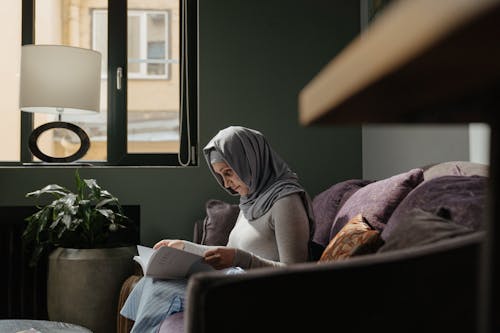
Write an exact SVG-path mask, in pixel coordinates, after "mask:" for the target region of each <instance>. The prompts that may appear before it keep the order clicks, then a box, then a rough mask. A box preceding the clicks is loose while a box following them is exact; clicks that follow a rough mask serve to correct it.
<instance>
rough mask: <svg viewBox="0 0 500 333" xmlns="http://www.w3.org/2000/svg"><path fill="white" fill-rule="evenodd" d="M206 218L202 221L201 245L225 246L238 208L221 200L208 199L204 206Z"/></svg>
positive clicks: (238, 210)
mask: <svg viewBox="0 0 500 333" xmlns="http://www.w3.org/2000/svg"><path fill="white" fill-rule="evenodd" d="M205 210H206V212H207V216H206V217H205V220H204V221H203V231H202V233H203V235H202V237H201V244H203V245H221V246H223V245H226V244H227V241H228V239H229V233H230V232H231V230H232V229H233V227H234V224H235V223H236V219H237V218H238V214H239V212H240V208H239V206H238V205H236V204H230V203H227V202H224V201H221V200H215V199H210V200H208V201H207V203H206V205H205Z"/></svg>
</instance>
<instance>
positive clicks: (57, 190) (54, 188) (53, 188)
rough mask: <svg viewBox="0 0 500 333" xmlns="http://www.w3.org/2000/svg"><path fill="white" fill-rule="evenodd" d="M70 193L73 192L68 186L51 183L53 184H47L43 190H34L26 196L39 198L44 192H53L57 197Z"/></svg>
mask: <svg viewBox="0 0 500 333" xmlns="http://www.w3.org/2000/svg"><path fill="white" fill-rule="evenodd" d="M68 193H71V192H70V191H69V190H67V189H66V188H64V187H62V186H59V185H56V184H51V185H47V186H45V187H44V188H42V189H41V190H37V191H33V192H29V193H27V194H26V197H36V198H38V197H39V196H40V195H42V194H52V195H54V196H56V197H59V196H64V195H66V194H68Z"/></svg>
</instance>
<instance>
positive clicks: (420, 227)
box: [378, 208, 474, 252]
mask: <svg viewBox="0 0 500 333" xmlns="http://www.w3.org/2000/svg"><path fill="white" fill-rule="evenodd" d="M444 213H445V212H444V211H439V212H438V214H444ZM438 214H433V213H430V212H427V211H424V210H422V209H420V208H414V209H412V210H411V211H410V212H408V214H406V215H405V221H404V222H403V223H399V224H398V225H397V226H395V228H394V230H393V231H392V232H391V234H390V235H389V237H388V238H387V239H386V240H385V243H384V245H383V246H382V247H380V249H379V251H378V252H388V251H392V250H398V249H403V248H408V247H411V246H418V245H426V244H431V243H434V242H437V241H440V240H443V239H448V238H452V237H456V236H460V235H463V234H468V233H471V232H473V231H474V230H473V229H471V228H468V227H465V226H462V225H459V224H456V223H453V222H452V221H450V220H449V219H446V218H445V217H443V216H440V215H438Z"/></svg>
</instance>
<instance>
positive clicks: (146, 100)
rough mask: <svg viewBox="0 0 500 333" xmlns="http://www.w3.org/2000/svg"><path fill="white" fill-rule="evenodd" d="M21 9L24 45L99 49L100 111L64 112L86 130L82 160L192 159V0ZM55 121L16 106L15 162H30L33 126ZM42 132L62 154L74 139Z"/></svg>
mask: <svg viewBox="0 0 500 333" xmlns="http://www.w3.org/2000/svg"><path fill="white" fill-rule="evenodd" d="M33 8H34V10H33ZM22 15H23V21H22V27H23V37H22V43H23V44H63V45H70V46H77V47H84V48H91V49H95V50H97V51H99V52H101V54H102V59H103V62H102V77H101V103H100V113H99V114H98V115H90V116H71V117H70V116H67V115H63V116H62V120H63V121H67V122H71V123H75V124H77V125H78V126H80V127H82V128H83V129H84V130H85V131H86V132H87V134H88V135H89V137H90V140H91V148H90V150H89V151H88V153H87V154H86V156H84V157H83V159H82V162H89V163H93V164H96V165H141V166H143V165H161V166H163V165H165V166H179V165H182V166H186V165H197V161H196V156H195V153H196V151H197V141H198V123H197V120H198V117H197V110H196V106H197V95H198V93H197V82H196V81H193V79H196V78H197V75H196V74H195V75H192V74H191V73H196V72H197V22H196V20H197V1H195V0H155V1H149V2H144V1H142V0H128V1H108V0H80V1H77V2H75V1H67V0H23V7H22ZM34 22H36V25H35V27H34V28H35V29H34V34H33V33H31V31H33V23H34ZM188 45H189V47H188ZM18 52H19V50H18ZM186 72H189V73H190V75H189V81H188V80H185V79H184V78H185V73H186ZM188 106H189V109H188ZM16 109H17V110H16V112H17V114H19V113H18V112H19V111H18V107H16ZM53 120H55V119H54V116H52V115H47V114H45V115H41V114H27V113H24V112H22V113H21V134H20V137H21V143H20V146H21V147H20V151H21V162H33V161H34V160H33V157H32V156H31V153H30V152H29V150H28V147H27V138H28V136H29V134H30V132H31V131H32V129H33V128H34V127H36V126H39V125H41V124H43V123H46V122H49V121H53ZM44 135H45V137H43V138H41V139H40V140H39V146H41V147H42V151H44V153H46V154H49V155H53V156H57V155H58V154H61V155H62V156H67V155H70V154H71V153H72V149H73V150H75V149H77V148H78V146H79V140H78V138H77V137H76V138H72V137H70V136H69V135H68V133H65V132H64V131H56V130H55V131H53V132H52V133H50V132H49V133H46V134H44ZM40 141H42V142H40ZM75 147H76V148H75ZM3 156H4V155H3V153H2V152H1V151H0V159H2V160H6V159H5V157H3ZM35 162H36V161H35Z"/></svg>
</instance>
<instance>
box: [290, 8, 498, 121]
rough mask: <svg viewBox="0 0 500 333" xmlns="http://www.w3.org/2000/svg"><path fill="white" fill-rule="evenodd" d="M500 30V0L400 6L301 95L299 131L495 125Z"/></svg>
mask: <svg viewBox="0 0 500 333" xmlns="http://www.w3.org/2000/svg"><path fill="white" fill-rule="evenodd" d="M498 22H500V1H498V0H450V1H448V0H445V1H441V0H439V1H436V0H419V1H415V0H408V1H404V0H399V1H397V2H395V3H394V4H393V5H392V6H389V7H388V8H387V9H386V10H385V12H384V13H383V14H382V15H381V16H380V17H379V18H377V19H376V21H375V22H373V24H372V25H371V26H370V27H369V28H368V29H367V30H365V32H363V33H362V34H361V35H359V36H358V38H357V39H355V40H354V41H353V42H352V43H351V44H350V45H348V46H347V47H346V48H345V49H344V50H343V51H342V52H341V53H340V54H339V55H338V56H337V57H335V58H334V59H333V60H332V61H331V62H330V63H329V64H328V65H327V66H326V67H325V68H324V69H323V70H322V71H321V72H320V73H319V74H318V75H317V76H316V77H315V78H314V79H313V80H312V81H311V82H310V83H309V84H308V85H307V86H306V87H305V88H304V89H303V90H302V91H301V92H300V95H299V119H300V123H301V124H302V125H313V124H324V123H358V124H359V123H409V122H410V123H411V122H424V123H425V122H488V121H489V119H490V117H491V103H493V99H494V98H495V91H498V88H499V87H500V85H499V83H500V40H499V37H500V24H499V23H498Z"/></svg>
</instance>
